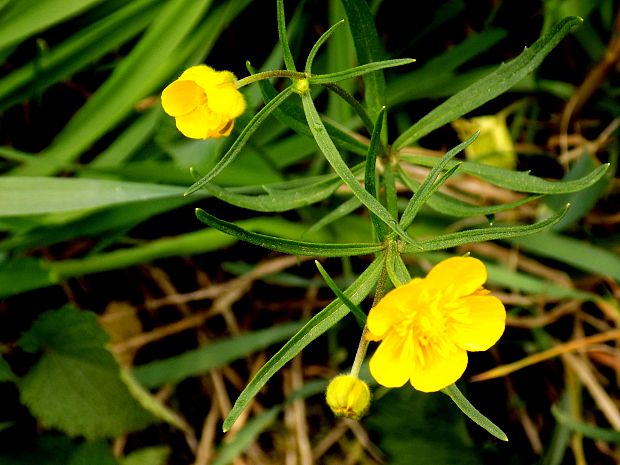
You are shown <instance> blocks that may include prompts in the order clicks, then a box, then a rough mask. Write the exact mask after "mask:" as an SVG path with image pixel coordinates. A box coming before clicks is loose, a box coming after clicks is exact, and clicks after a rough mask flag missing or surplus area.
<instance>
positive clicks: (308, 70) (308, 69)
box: [304, 19, 344, 74]
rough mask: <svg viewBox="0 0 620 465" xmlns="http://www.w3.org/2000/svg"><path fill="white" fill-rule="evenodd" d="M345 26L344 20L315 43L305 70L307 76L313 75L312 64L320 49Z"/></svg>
mask: <svg viewBox="0 0 620 465" xmlns="http://www.w3.org/2000/svg"><path fill="white" fill-rule="evenodd" d="M343 24H344V19H343V20H341V21H338V22H337V23H336V24H334V25H333V26H332V27H330V28H329V29H328V30H327V31H325V32H324V33H323V34H322V35H321V37H319V39H318V40H317V41H316V42H315V44H314V45H313V46H312V48H311V49H310V53H308V58H307V59H306V67H305V69H304V71H305V72H306V73H307V74H311V73H312V63H313V62H314V57H315V56H316V54H317V52H318V51H319V48H321V45H323V44H324V43H325V42H326V41H327V39H329V38H330V37H331V36H332V34H333V33H334V32H336V29H338V28H339V27H340V26H342V25H343Z"/></svg>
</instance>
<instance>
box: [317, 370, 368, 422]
mask: <svg viewBox="0 0 620 465" xmlns="http://www.w3.org/2000/svg"><path fill="white" fill-rule="evenodd" d="M325 397H326V400H327V405H329V407H330V408H331V409H332V412H334V414H335V415H336V416H338V417H347V418H352V419H354V420H359V419H360V418H361V417H362V416H363V415H364V414H365V413H366V411H367V410H368V407H369V406H370V389H368V385H367V384H366V383H365V382H364V381H362V380H361V379H359V378H356V377H355V376H351V375H340V376H336V377H335V378H334V379H332V380H331V382H330V383H329V386H327V393H326V395H325Z"/></svg>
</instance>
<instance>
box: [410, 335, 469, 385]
mask: <svg viewBox="0 0 620 465" xmlns="http://www.w3.org/2000/svg"><path fill="white" fill-rule="evenodd" d="M465 368H467V352H465V351H464V350H460V349H458V348H456V350H455V351H452V352H451V353H448V354H441V353H439V352H438V351H436V350H433V347H432V346H428V347H427V352H426V353H425V356H424V364H423V365H421V364H418V363H416V364H415V366H414V367H413V369H412V372H411V377H410V381H411V385H412V386H413V387H414V388H416V389H417V390H418V391H423V392H435V391H439V390H441V389H443V388H445V387H447V386H450V385H451V384H453V383H454V382H455V381H456V380H457V379H459V378H460V377H461V376H462V375H463V373H464V372H465Z"/></svg>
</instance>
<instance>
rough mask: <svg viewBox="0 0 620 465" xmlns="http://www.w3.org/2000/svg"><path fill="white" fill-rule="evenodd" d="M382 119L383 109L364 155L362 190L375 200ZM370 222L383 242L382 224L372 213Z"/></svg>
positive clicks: (383, 116)
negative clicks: (364, 166) (366, 153)
mask: <svg viewBox="0 0 620 465" xmlns="http://www.w3.org/2000/svg"><path fill="white" fill-rule="evenodd" d="M384 119H385V107H383V108H382V109H381V111H379V114H378V115H377V120H376V122H375V124H374V127H373V129H372V135H371V137H370V146H369V147H368V155H366V169H365V171H364V188H365V189H366V191H367V192H368V193H369V194H370V195H372V196H373V197H374V198H375V199H377V198H379V191H378V190H377V155H378V154H379V150H380V149H381V132H382V130H383V120H384ZM370 220H371V221H372V225H373V228H374V230H375V234H376V237H377V239H378V240H379V241H383V238H384V237H385V228H384V226H383V223H382V222H381V220H379V218H377V216H376V215H375V214H374V213H373V212H370Z"/></svg>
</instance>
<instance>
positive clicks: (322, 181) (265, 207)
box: [202, 175, 342, 212]
mask: <svg viewBox="0 0 620 465" xmlns="http://www.w3.org/2000/svg"><path fill="white" fill-rule="evenodd" d="M315 179H316V181H314V182H312V183H311V184H308V185H301V186H291V188H290V189H281V188H276V189H274V188H272V187H270V186H262V188H263V191H264V192H266V194H265V195H246V194H239V193H236V192H234V191H233V190H232V189H224V188H222V187H220V186H217V185H215V184H210V183H209V184H205V185H204V186H202V188H203V189H204V190H205V191H206V192H208V193H209V194H211V195H213V196H214V197H217V198H218V199H220V200H224V201H225V202H227V203H229V204H231V205H235V206H237V207H242V208H248V209H250V210H254V211H260V212H283V211H287V210H292V209H294V208H300V207H305V206H307V205H311V204H313V203H316V202H320V201H321V200H324V199H326V198H327V197H329V196H330V195H332V194H333V193H334V191H335V190H336V189H338V187H339V186H340V185H341V184H342V180H341V179H340V178H339V177H337V176H335V175H327V176H321V177H317V178H315Z"/></svg>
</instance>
